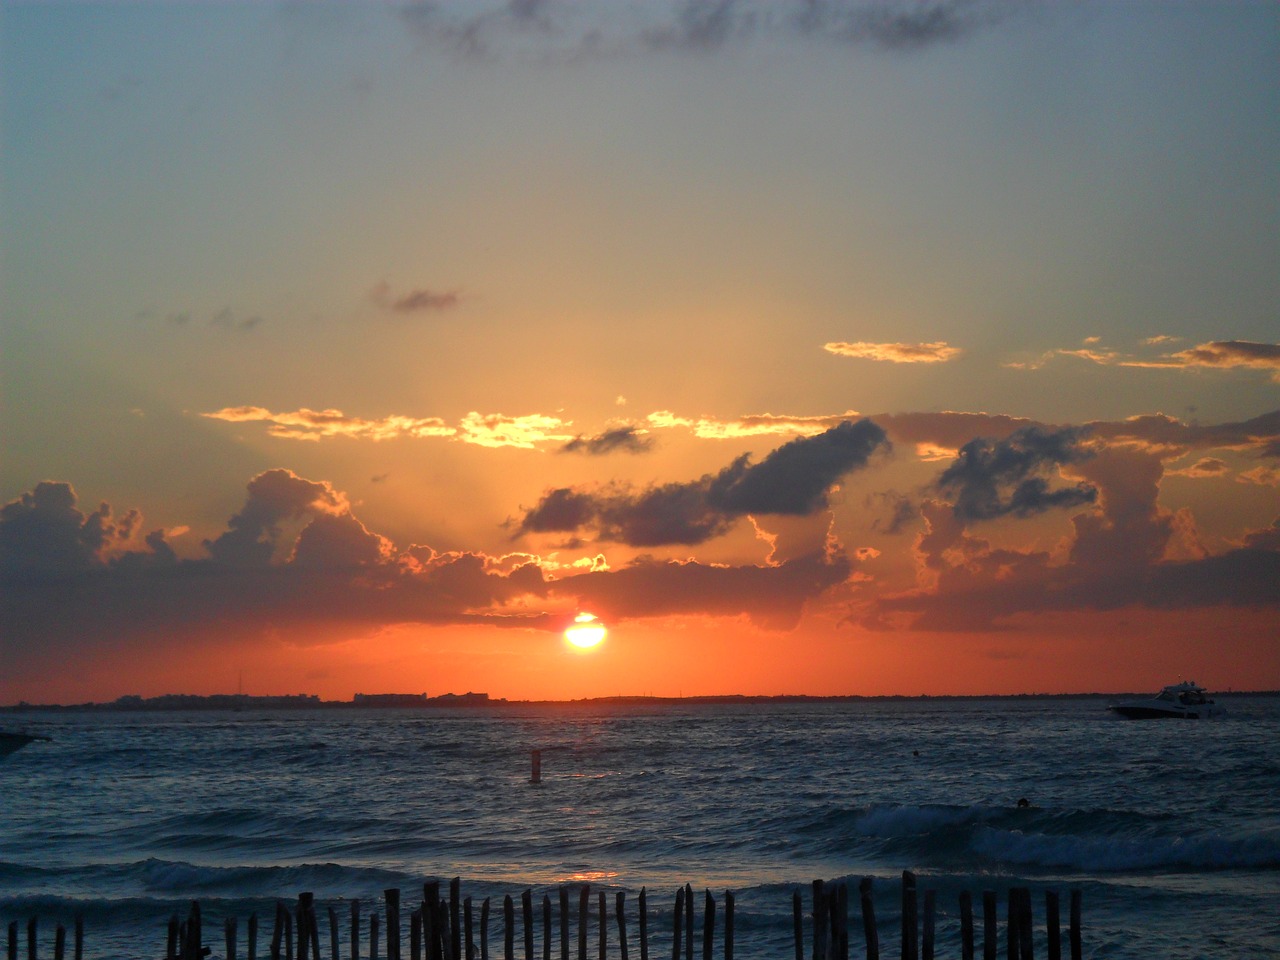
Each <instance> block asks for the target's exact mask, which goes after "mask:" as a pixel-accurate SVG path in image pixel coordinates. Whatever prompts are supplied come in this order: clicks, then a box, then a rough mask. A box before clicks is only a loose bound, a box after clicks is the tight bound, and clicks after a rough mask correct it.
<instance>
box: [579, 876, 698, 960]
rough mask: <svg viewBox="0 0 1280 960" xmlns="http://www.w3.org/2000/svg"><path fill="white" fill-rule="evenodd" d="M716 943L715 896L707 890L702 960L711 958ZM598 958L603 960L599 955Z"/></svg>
mask: <svg viewBox="0 0 1280 960" xmlns="http://www.w3.org/2000/svg"><path fill="white" fill-rule="evenodd" d="M715 943H716V898H715V897H713V896H711V891H710V890H708V891H707V893H706V896H705V897H704V898H703V907H702V960H711V951H712V949H713V948H714V947H715ZM600 960H604V957H601V958H600Z"/></svg>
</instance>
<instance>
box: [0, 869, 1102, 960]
mask: <svg viewBox="0 0 1280 960" xmlns="http://www.w3.org/2000/svg"><path fill="white" fill-rule="evenodd" d="M557 893H558V900H559V903H558V905H556V904H553V902H552V900H551V897H550V895H545V896H543V898H542V901H541V903H540V904H538V905H535V903H534V900H533V894H532V891H530V890H525V891H524V892H523V893H522V894H521V895H520V898H519V907H518V910H519V913H520V922H519V923H517V921H516V912H517V905H516V902H515V901H514V900H513V899H512V898H511V897H510V896H506V897H504V898H503V900H502V903H501V910H502V922H501V934H502V954H501V957H502V960H539V950H538V947H540V948H541V951H540V957H541V960H557V953H556V951H555V950H553V946H555V945H556V943H555V942H556V941H557V939H558V947H559V949H558V960H574V957H576V960H591V958H590V957H589V952H591V951H589V949H588V947H589V939H590V929H591V927H592V926H593V923H592V921H593V920H594V928H595V932H596V950H595V954H596V957H597V958H598V960H609V957H610V943H609V927H610V924H609V919H610V918H609V912H608V911H609V898H608V896H607V895H606V894H605V893H604V892H603V891H597V892H596V897H595V911H594V915H593V912H592V897H591V893H592V891H591V887H590V886H589V885H587V884H583V885H581V886H580V887H578V889H577V921H578V922H577V930H576V934H577V936H576V952H573V951H571V944H572V943H573V938H572V936H571V933H572V931H571V929H570V928H571V926H572V910H571V904H570V901H571V893H572V891H571V888H570V887H567V886H561V887H560V888H559V889H558V891H557ZM856 893H857V898H858V907H859V912H860V914H861V922H860V923H859V924H858V927H860V928H861V929H860V936H859V934H858V931H857V930H855V933H854V936H855V939H861V940H862V941H863V946H864V950H865V952H864V953H863V956H864V957H865V958H866V960H880V958H881V957H882V956H884V957H885V958H886V960H887V958H888V957H890V956H892V955H893V954H892V953H891V952H889V951H885V952H884V953H883V954H882V951H881V943H880V930H879V927H878V926H877V922H876V913H875V904H874V902H873V900H872V895H871V894H872V882H871V879H870V878H866V879H864V880H862V881H861V883H860V884H859V885H858V889H857V891H856ZM849 897H850V893H849V888H848V886H847V885H846V884H845V883H844V882H836V883H827V882H824V881H822V880H815V881H814V882H813V884H812V889H811V893H810V908H811V909H810V910H809V911H806V910H805V906H804V897H803V895H802V892H801V891H800V890H797V891H795V893H794V894H793V896H792V904H791V906H792V926H793V940H794V947H795V960H850V943H849V940H850V930H851V928H850V923H849V915H850V903H849ZM648 899H649V898H648V892H647V891H646V890H644V889H642V890H641V891H640V894H639V897H638V901H639V902H638V905H637V906H638V909H637V911H636V929H635V932H634V934H631V933H629V931H628V917H627V902H626V895H625V894H624V893H622V892H621V891H618V892H616V893H615V894H614V897H613V901H614V906H613V920H614V922H615V923H616V926H617V945H616V948H615V949H614V950H613V956H615V957H616V958H617V960H631V948H632V945H633V944H634V946H635V947H636V948H637V951H638V960H650V951H651V949H657V950H660V951H661V954H663V955H665V950H663V949H662V948H661V946H659V943H658V942H657V941H656V939H655V938H651V936H650V931H649V905H648ZM339 905H341V906H342V907H343V913H344V914H346V913H348V912H349V916H342V917H340V916H339V909H338V906H339ZM535 906H537V907H539V908H540V909H537V910H535ZM556 906H558V909H555V907H556ZM382 907H383V909H382V912H379V911H378V910H377V909H376V908H375V909H374V910H372V911H371V912H370V913H369V914H368V915H367V916H363V915H362V912H361V910H362V905H361V903H360V901H359V900H349V901H347V900H344V901H339V903H338V904H337V905H335V904H330V905H328V906H327V907H326V908H325V913H326V915H327V921H328V922H327V923H326V924H325V926H326V928H327V931H326V932H327V934H328V936H327V938H326V939H327V940H328V943H327V944H325V946H327V947H328V957H329V960H346V958H348V957H349V958H350V960H405V958H404V956H403V954H402V950H403V948H404V942H403V934H404V929H403V921H404V919H405V917H404V915H403V912H402V909H401V902H400V891H399V890H398V889H391V890H387V891H385V892H384V899H383V904H382ZM999 908H1000V904H999V899H998V897H997V894H996V893H995V892H994V891H990V890H988V891H984V892H983V893H982V899H981V910H982V914H981V928H980V933H979V928H978V926H977V922H976V920H977V918H976V917H975V912H974V901H973V897H972V896H971V894H970V893H969V892H968V891H965V892H963V893H961V894H960V900H959V922H960V956H961V960H976V958H977V957H978V956H979V954H978V953H977V952H975V951H976V950H980V951H981V954H980V955H981V957H982V960H997V958H998V957H999V956H1000V954H1001V950H1000V946H1001V942H1002V941H1003V944H1004V957H1005V960H1034V957H1035V944H1034V933H1035V930H1036V926H1035V923H1034V920H1033V917H1032V898H1031V891H1030V890H1029V889H1028V888H1025V887H1013V888H1010V889H1009V891H1008V898H1007V902H1006V909H1005V911H1004V920H1005V922H1004V934H1003V936H1001V932H1000V909H999ZM1069 909H1070V914H1069V917H1070V920H1069V925H1068V927H1067V930H1066V933H1067V941H1068V945H1069V949H1070V957H1071V960H1081V957H1082V941H1081V932H1080V893H1079V891H1072V892H1071V896H1070V901H1069ZM721 910H722V911H723V917H722V919H720V920H719V921H717V914H718V913H720V912H721ZM734 910H735V903H734V896H733V893H731V892H726V893H725V894H724V896H723V899H722V901H717V900H716V898H715V897H713V896H712V894H711V892H710V891H709V890H708V891H706V892H705V894H704V896H703V905H702V911H701V913H702V936H701V958H700V960H715V953H716V949H715V947H716V932H717V922H719V923H720V924H721V929H722V931H723V932H722V945H721V951H722V956H723V960H734ZM491 912H492V911H491V901H490V898H488V897H486V898H485V899H484V900H483V901H481V902H480V904H479V905H478V910H477V905H476V904H475V903H474V902H473V900H472V898H471V897H464V896H463V895H462V890H461V883H460V880H459V879H458V878H455V879H453V880H452V881H451V882H450V883H449V888H448V893H447V896H443V897H442V896H441V889H440V884H439V882H438V881H428V882H427V883H425V884H424V885H423V896H422V901H421V903H420V904H418V905H417V906H416V907H415V908H414V909H413V910H412V911H411V912H410V913H409V914H408V917H407V919H408V933H409V953H408V957H409V960H491V957H493V960H497V957H496V950H495V951H492V952H491V950H490V945H489V929H490V926H491ZM696 913H697V911H696V905H695V897H694V892H693V888H692V887H691V886H690V885H688V884H686V885H685V886H684V887H681V888H680V889H679V890H677V891H676V896H675V906H674V909H673V910H672V914H671V918H672V919H671V937H670V941H669V943H670V954H671V960H699V958H698V956H697V955H696V954H695V952H694V950H695V940H696V933H697V931H696V927H697V917H696ZM539 921H540V924H541V933H542V935H541V938H539V937H538V936H537V934H538V926H539ZM320 926H321V924H320V916H319V911H318V908H317V905H316V901H315V897H314V896H313V895H312V894H311V893H302V894H300V895H299V896H298V898H297V901H296V902H295V903H294V904H293V905H292V906H290V905H286V903H285V902H284V901H278V902H277V903H276V910H275V916H274V918H273V920H272V922H271V931H270V940H269V943H268V944H266V945H265V946H266V953H265V956H267V957H270V958H271V960H325V953H324V951H323V949H322V946H321V935H320ZM344 928H345V929H346V930H347V931H348V934H347V937H346V947H347V951H346V953H345V955H344V953H343V951H342V944H341V942H340V941H341V940H342V939H343V938H342V931H343V929H344ZM517 929H518V930H519V932H520V934H521V936H522V939H523V944H522V946H523V953H522V957H521V958H517V955H516V933H517ZM1043 929H1044V934H1045V950H1046V952H1045V953H1044V954H1043V956H1045V957H1047V958H1048V960H1061V958H1062V956H1063V953H1062V940H1063V930H1062V927H1061V917H1060V902H1059V898H1058V894H1057V893H1056V892H1054V891H1047V892H1046V893H1045V912H1044V926H1043ZM244 932H245V940H244V952H243V953H241V943H240V925H239V922H238V920H237V918H235V917H227V918H225V920H224V921H223V945H224V950H225V953H224V954H223V956H224V957H225V960H241V957H245V958H247V960H258V958H259V956H260V952H259V934H260V933H265V931H262V930H260V926H259V923H258V915H257V914H256V913H254V914H251V915H250V916H249V917H248V920H247V923H246V924H245V930H244ZM557 933H558V938H557ZM936 934H937V897H936V894H935V891H933V890H925V891H923V897H922V898H920V897H918V895H917V885H916V877H915V875H914V874H913V873H911V872H910V871H905V872H904V873H903V875H902V917H901V935H900V937H899V948H900V949H899V951H898V956H899V957H900V958H901V960H934V958H935V943H936V940H937V936H936ZM539 939H540V943H535V941H538V940H539ZM19 940H20V938H19V925H18V923H17V922H16V921H15V922H13V923H10V924H9V953H8V960H19ZM37 941H38V938H37V922H36V920H35V919H34V918H32V919H31V920H30V921H29V923H28V925H27V954H26V957H27V960H38V954H37V948H38V942H37ZM662 942H667V941H666V940H665V938H663V939H662ZM83 943H84V926H83V923H82V921H81V920H80V919H79V918H77V920H76V925H75V943H74V957H75V960H83ZM362 947H363V950H364V952H363V953H362ZM65 950H66V931H65V929H64V928H63V927H61V926H59V927H58V928H57V937H56V940H55V946H54V960H66V956H65ZM212 952H213V949H212V947H210V946H208V945H206V943H205V934H204V929H203V923H202V919H201V911H200V904H199V903H198V902H193V903H192V904H191V909H190V911H189V912H188V914H187V917H186V919H185V920H184V919H182V918H181V917H179V916H177V915H175V916H173V917H172V918H171V919H170V921H169V929H168V942H167V944H166V948H165V954H164V955H165V958H166V960H202V958H204V957H208V956H210V955H211V954H212ZM571 952H572V953H573V956H571ZM656 956H658V954H655V957H656Z"/></svg>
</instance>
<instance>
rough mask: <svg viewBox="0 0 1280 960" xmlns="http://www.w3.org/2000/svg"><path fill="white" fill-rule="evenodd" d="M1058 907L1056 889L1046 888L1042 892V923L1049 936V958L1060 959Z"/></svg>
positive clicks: (1060, 930)
mask: <svg viewBox="0 0 1280 960" xmlns="http://www.w3.org/2000/svg"><path fill="white" fill-rule="evenodd" d="M1058 909H1059V908H1058V894H1057V891H1055V890H1046V891H1045V894H1044V925H1045V930H1046V932H1047V934H1048V937H1049V960H1062V922H1061V918H1060V917H1059V913H1058Z"/></svg>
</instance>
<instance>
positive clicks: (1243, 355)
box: [1006, 336, 1280, 383]
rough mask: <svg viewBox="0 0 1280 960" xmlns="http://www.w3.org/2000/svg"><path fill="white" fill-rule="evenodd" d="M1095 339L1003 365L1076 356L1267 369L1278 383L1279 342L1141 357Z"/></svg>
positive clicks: (1161, 340) (1218, 344)
mask: <svg viewBox="0 0 1280 960" xmlns="http://www.w3.org/2000/svg"><path fill="white" fill-rule="evenodd" d="M1097 341H1098V338H1096V337H1090V338H1088V339H1087V340H1086V341H1085V345H1084V346H1082V347H1078V348H1076V349H1070V350H1069V349H1058V350H1050V351H1048V352H1046V353H1044V354H1042V355H1041V356H1040V357H1038V358H1036V359H1033V360H1028V361H1018V362H1012V363H1008V364H1006V366H1009V367H1014V368H1017V369H1024V370H1036V369H1039V368H1041V367H1043V366H1044V365H1045V364H1046V363H1048V362H1049V361H1050V360H1052V359H1053V358H1054V357H1075V358H1077V359H1079V360H1088V361H1089V362H1090V363H1096V364H1099V365H1100V366H1107V367H1140V368H1146V369H1163V370H1191V369H1196V368H1216V369H1220V370H1229V369H1234V368H1239V367H1244V368H1247V369H1253V370H1268V371H1270V372H1271V379H1272V380H1274V381H1275V382H1276V383H1280V344H1277V343H1258V342H1256V341H1252V340H1210V341H1208V342H1207V343H1202V344H1199V345H1198V346H1194V347H1189V348H1187V349H1186V350H1178V351H1175V352H1171V353H1161V354H1158V355H1155V356H1150V357H1144V356H1141V355H1139V354H1135V353H1126V352H1123V351H1121V350H1115V349H1110V348H1104V347H1101V346H1098V345H1097ZM1175 342H1177V338H1175V337H1168V336H1158V337H1149V338H1147V339H1146V340H1143V341H1142V343H1143V345H1144V346H1152V347H1158V346H1167V345H1169V344H1172V343H1175Z"/></svg>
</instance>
